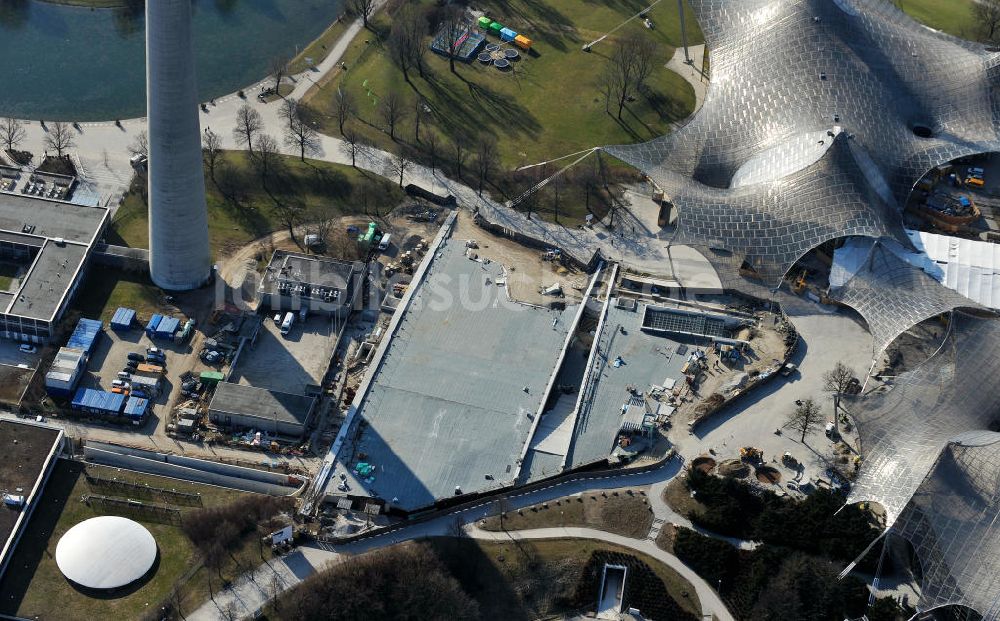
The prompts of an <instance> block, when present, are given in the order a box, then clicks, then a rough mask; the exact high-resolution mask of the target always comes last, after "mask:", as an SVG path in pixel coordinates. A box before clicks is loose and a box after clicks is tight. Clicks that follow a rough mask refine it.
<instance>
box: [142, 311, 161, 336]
mask: <svg viewBox="0 0 1000 621" xmlns="http://www.w3.org/2000/svg"><path fill="white" fill-rule="evenodd" d="M162 320H163V315H160V314H159V313H157V314H155V315H153V316H152V317H150V318H149V323H147V324H146V334H148V335H149V336H150V337H152V336H153V333H154V332H156V328H157V326H159V325H160V322H161V321H162Z"/></svg>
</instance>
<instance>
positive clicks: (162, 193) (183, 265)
mask: <svg viewBox="0 0 1000 621" xmlns="http://www.w3.org/2000/svg"><path fill="white" fill-rule="evenodd" d="M146 118H147V122H148V123H149V272H150V276H151V278H152V279H153V282H154V283H156V285H157V286H159V287H162V288H164V289H170V290H186V289H194V288H197V287H199V286H201V285H202V284H204V283H205V281H207V280H208V277H209V274H210V271H211V261H212V259H211V251H210V249H209V245H208V209H207V206H206V203H205V177H204V174H203V172H202V157H201V128H200V125H199V120H198V88H197V80H196V79H195V67H194V45H193V41H192V37H191V0H149V1H148V2H146Z"/></svg>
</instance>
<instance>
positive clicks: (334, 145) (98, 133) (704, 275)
mask: <svg viewBox="0 0 1000 621" xmlns="http://www.w3.org/2000/svg"><path fill="white" fill-rule="evenodd" d="M361 30H362V24H361V21H360V20H356V21H354V22H353V23H352V24H351V25H350V26H348V28H347V29H346V31H345V32H344V35H343V36H342V37H341V38H340V39H339V40H338V41H337V43H336V44H334V46H333V48H332V49H331V51H330V53H329V54H328V55H327V57H326V58H325V59H324V60H323V61H322V62H321V63H320V64H319V65H318V66H317V67H316V68H315V70H309V71H305V72H303V73H300V74H298V75H295V76H293V77H292V78H291V79H292V80H294V81H295V87H294V90H293V91H292V93H291V94H290V95H289V97H291V98H294V99H301V98H302V97H304V96H305V95H306V93H307V92H308V91H309V90H310V89H311V88H313V86H315V84H316V83H317V82H319V81H321V80H322V78H323V77H324V76H326V75H327V74H328V73H330V72H331V71H337V70H340V69H339V66H340V60H341V58H342V57H343V55H344V53H345V52H346V51H347V48H348V45H349V44H350V42H351V41H352V40H353V38H354V37H355V36H356V35H357V34H358V33H359V32H361ZM348 70H350V68H348ZM269 83H270V80H269V79H265V80H262V81H261V82H259V83H257V84H255V85H252V86H248V87H247V88H246V89H244V91H245V92H246V93H248V94H249V96H248V97H247V98H246V99H242V98H240V97H239V96H238V95H237V94H231V95H228V96H225V97H220V98H218V99H215V100H214V101H212V102H210V103H209V104H208V106H207V112H205V111H202V112H201V125H202V127H203V128H211V129H212V131H213V132H215V133H216V134H218V135H219V137H220V138H221V143H222V147H223V148H225V149H241V147H240V146H239V145H237V144H236V142H235V139H234V137H233V129H234V127H235V125H236V112H237V110H238V109H239V108H240V107H241V106H242V105H244V104H247V105H250V106H251V107H252V108H254V109H256V110H257V111H258V112H259V113H260V115H261V118H262V120H263V125H264V131H265V133H269V134H271V135H273V136H274V137H275V138H276V139H277V140H278V143H279V144H280V145H281V150H282V152H283V153H285V154H287V155H298V153H297V151H296V150H295V149H294V148H291V147H288V146H286V145H284V141H283V140H282V136H283V134H284V127H285V122H284V121H283V120H282V119H281V115H280V112H281V101H280V100H278V101H274V102H271V103H262V102H260V101H258V100H257V98H256V96H255V95H256V93H257V92H259V90H260V87H261V86H262V85H265V84H269ZM24 123H25V130H26V134H27V135H26V138H25V141H24V143H23V144H22V145H21V148H22V149H26V150H28V151H31V152H32V153H35V154H36V155H40V154H43V153H44V152H45V145H44V138H45V134H46V132H47V131H48V130H47V127H43V126H42V125H41V123H40V122H39V121H37V120H25V121H24ZM77 127H78V133H77V135H76V136H75V142H76V147H75V148H74V149H72V155H73V157H74V158H75V159H76V162H77V165H78V168H79V169H80V171H81V185H82V186H83V187H84V188H86V189H88V190H89V191H91V192H93V193H95V194H98V195H100V196H101V197H102V201H101V202H102V204H108V205H112V206H116V205H117V204H118V202H119V201H120V199H121V197H122V196H123V194H124V192H125V191H126V190H127V189H128V186H129V183H130V181H131V179H132V174H133V171H132V169H131V166H130V165H129V157H130V155H129V145H131V144H134V143H135V141H136V138H137V136H138V135H139V134H140V132H142V131H143V130H145V129H146V120H145V119H144V118H137V119H127V120H122V121H121V122H120V124H116V123H115V122H114V121H108V122H98V123H79V124H78V125H77ZM554 155H556V156H558V155H561V154H554ZM312 157H313V158H315V159H319V160H322V161H326V162H332V163H337V164H345V165H349V164H350V163H351V158H350V155H349V153H348V151H347V150H346V148H345V144H344V142H343V141H342V140H340V139H338V138H336V137H333V136H327V135H321V137H320V145H319V149H318V151H317V152H316V153H314V154H312ZM390 159H391V154H389V153H387V152H385V151H381V150H377V149H368V150H366V153H365V154H363V155H362V156H360V157H359V158H358V162H357V165H358V167H359V168H361V169H364V170H367V171H370V172H374V173H376V174H379V175H382V176H384V177H387V178H389V179H392V180H394V181H398V174H396V173H395V172H393V167H392V165H391V163H390ZM404 183H415V184H417V185H420V186H423V187H425V188H427V189H430V190H432V191H435V192H438V193H445V194H453V195H454V196H455V197H456V198H457V199H458V202H459V204H460V205H462V206H463V207H465V208H468V209H470V210H476V209H479V210H480V211H482V212H483V213H484V214H485V215H486V216H487V217H488V218H489V219H490V220H491V221H493V222H495V223H497V224H499V225H501V226H504V227H506V228H508V229H512V230H517V231H520V232H521V233H523V234H525V235H529V236H531V237H534V238H536V239H538V240H542V241H544V242H547V243H550V244H552V245H553V246H555V247H559V248H562V249H564V250H565V251H566V252H569V253H572V254H574V255H575V256H578V257H585V258H586V259H589V258H590V256H592V255H593V253H594V251H595V250H597V249H600V250H601V252H602V253H603V254H604V256H606V257H609V258H612V259H616V260H619V261H623V262H625V263H627V264H628V265H629V266H631V267H634V268H636V269H638V270H640V271H643V272H647V273H653V274H659V275H664V276H670V277H673V278H676V279H678V280H680V281H681V282H682V283H683V284H685V285H687V286H688V287H712V286H716V287H717V286H718V278H717V276H716V275H715V271H714V269H712V267H711V265H710V264H709V263H708V261H706V260H705V259H704V257H702V256H701V255H700V254H699V253H697V252H696V251H694V250H693V249H690V248H687V247H685V246H673V247H670V251H669V253H668V250H667V248H668V244H667V242H665V241H664V240H661V239H657V238H656V236H655V235H645V236H638V237H634V236H632V235H628V236H626V235H623V234H621V232H620V231H618V232H614V231H608V230H606V229H605V228H603V227H601V226H595V227H593V228H568V227H565V226H562V225H558V224H553V223H549V222H544V221H540V220H538V219H537V218H528V217H526V216H525V214H523V213H521V212H519V211H517V210H515V209H512V208H509V207H507V206H505V205H502V204H500V203H497V202H495V201H493V200H491V199H490V198H488V197H480V196H478V195H477V194H476V192H475V190H473V189H472V188H470V187H469V186H467V185H465V184H464V183H461V182H458V181H455V180H452V179H449V178H447V177H445V176H443V175H442V174H440V173H439V172H434V171H431V170H430V169H429V168H428V167H426V166H421V165H417V164H411V165H410V166H409V168H408V170H407V171H406V174H405V175H404Z"/></svg>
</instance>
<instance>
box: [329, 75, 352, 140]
mask: <svg viewBox="0 0 1000 621" xmlns="http://www.w3.org/2000/svg"><path fill="white" fill-rule="evenodd" d="M354 112H355V106H354V97H353V96H351V93H350V92H348V91H345V90H344V89H343V88H342V87H341V88H337V94H336V95H334V114H336V116H337V126H338V127H339V128H340V135H341V136H343V135H344V123H346V122H347V121H348V119H350V118H351V115H353V114H354Z"/></svg>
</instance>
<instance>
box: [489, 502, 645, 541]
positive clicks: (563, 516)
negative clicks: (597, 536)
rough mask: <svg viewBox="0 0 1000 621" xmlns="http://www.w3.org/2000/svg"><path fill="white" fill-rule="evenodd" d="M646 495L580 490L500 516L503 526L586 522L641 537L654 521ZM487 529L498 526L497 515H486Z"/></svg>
mask: <svg viewBox="0 0 1000 621" xmlns="http://www.w3.org/2000/svg"><path fill="white" fill-rule="evenodd" d="M645 500H646V497H645V496H638V495H636V496H632V495H628V494H622V495H620V496H608V497H607V498H605V497H604V496H602V495H600V494H596V493H595V494H583V495H581V496H578V497H571V498H562V499H559V500H556V501H552V502H548V503H546V504H547V505H548V506H547V507H543V506H542V505H537V506H533V507H528V508H527V509H523V510H521V511H508V512H507V515H506V517H504V518H503V528H504V529H505V530H528V529H532V528H551V527H560V526H586V527H590V528H598V529H601V530H606V531H608V532H612V533H617V534H619V535H623V536H625V537H633V538H642V537H645V536H646V534H647V533H649V529H650V527H651V526H652V525H653V514H652V512H651V511H650V509H649V505H648V504H646V502H645ZM483 528H485V529H486V530H500V519H499V517H497V516H491V517H488V518H486V524H485V525H484V527H483Z"/></svg>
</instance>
